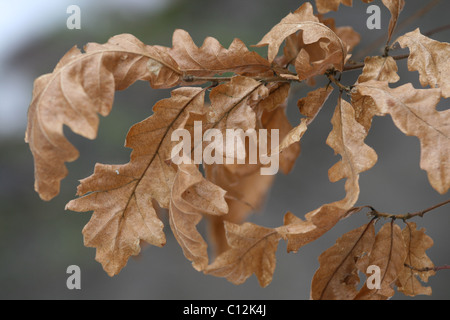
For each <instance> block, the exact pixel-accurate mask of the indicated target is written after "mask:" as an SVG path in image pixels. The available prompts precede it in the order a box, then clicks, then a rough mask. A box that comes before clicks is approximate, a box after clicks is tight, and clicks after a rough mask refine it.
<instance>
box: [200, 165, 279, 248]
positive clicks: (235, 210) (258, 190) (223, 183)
mask: <svg viewBox="0 0 450 320" xmlns="http://www.w3.org/2000/svg"><path fill="white" fill-rule="evenodd" d="M249 166H251V165H249V164H239V165H226V164H223V165H220V164H212V165H208V166H204V169H205V176H206V178H207V179H208V180H209V181H211V182H212V183H214V184H215V185H218V186H220V187H221V188H223V189H225V190H226V191H227V194H226V196H225V199H226V201H227V204H228V208H229V210H228V214H226V215H222V216H208V220H209V224H208V227H209V236H210V237H211V239H212V241H213V243H214V247H215V253H216V254H221V253H222V252H224V251H226V250H227V249H229V245H228V242H227V240H226V235H225V225H224V221H228V222H232V223H235V224H241V223H243V222H244V221H245V220H246V219H247V217H248V216H249V215H250V214H251V213H253V212H256V211H259V210H260V209H261V207H262V205H263V203H264V200H265V198H266V196H267V193H268V191H269V189H270V188H271V186H272V184H273V181H274V178H275V175H261V174H260V172H259V169H257V170H255V169H254V168H249V169H247V167H249Z"/></svg>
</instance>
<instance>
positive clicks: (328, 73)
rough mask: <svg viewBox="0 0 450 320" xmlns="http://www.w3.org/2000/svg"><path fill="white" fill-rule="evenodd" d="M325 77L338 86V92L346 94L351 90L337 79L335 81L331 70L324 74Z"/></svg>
mask: <svg viewBox="0 0 450 320" xmlns="http://www.w3.org/2000/svg"><path fill="white" fill-rule="evenodd" d="M325 75H326V76H327V77H328V79H329V80H330V81H331V82H333V83H334V84H335V85H337V86H338V88H339V90H340V91H346V92H349V91H350V90H351V89H352V88H351V87H347V86H344V85H343V84H342V83H341V82H340V81H339V80H338V79H336V78H335V77H334V71H333V70H331V71H329V72H326V73H325Z"/></svg>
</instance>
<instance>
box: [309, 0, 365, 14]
mask: <svg viewBox="0 0 450 320" xmlns="http://www.w3.org/2000/svg"><path fill="white" fill-rule="evenodd" d="M372 1H373V0H362V2H364V3H371V2H372ZM341 3H342V4H343V5H346V6H348V7H351V6H352V3H353V1H352V0H316V6H317V11H319V13H327V12H330V11H338V8H339V5H340V4H341Z"/></svg>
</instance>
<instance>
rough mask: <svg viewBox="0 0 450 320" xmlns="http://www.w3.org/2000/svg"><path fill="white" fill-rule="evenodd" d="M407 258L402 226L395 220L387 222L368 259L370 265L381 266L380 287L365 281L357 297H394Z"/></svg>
mask: <svg viewBox="0 0 450 320" xmlns="http://www.w3.org/2000/svg"><path fill="white" fill-rule="evenodd" d="M405 258H406V249H405V243H404V241H403V237H402V231H401V229H400V227H399V226H398V225H396V224H394V223H393V221H392V222H388V223H385V224H384V225H383V227H381V229H380V231H379V232H378V233H377V235H376V237H375V243H374V245H373V248H372V250H371V252H370V254H369V261H368V265H369V266H370V265H373V266H377V267H378V268H380V288H379V289H376V288H373V289H369V287H368V286H367V283H365V284H364V286H363V287H362V288H361V290H360V291H359V292H358V294H357V295H356V297H355V299H356V300H386V299H388V298H390V297H392V296H393V295H394V289H393V286H394V284H395V282H396V280H397V278H398V275H399V273H400V272H401V271H402V269H403V267H404V262H405ZM368 276H370V274H369V275H368Z"/></svg>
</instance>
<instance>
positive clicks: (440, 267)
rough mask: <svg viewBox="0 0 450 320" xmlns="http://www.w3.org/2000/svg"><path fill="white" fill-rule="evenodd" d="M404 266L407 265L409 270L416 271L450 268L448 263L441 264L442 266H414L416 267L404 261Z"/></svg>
mask: <svg viewBox="0 0 450 320" xmlns="http://www.w3.org/2000/svg"><path fill="white" fill-rule="evenodd" d="M405 267H408V268H410V269H411V270H414V271H418V272H428V271H439V270H445V269H449V270H450V266H449V265H443V266H437V267H431V268H430V267H426V268H416V267H413V266H411V265H409V264H407V263H405Z"/></svg>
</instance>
